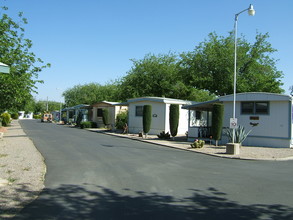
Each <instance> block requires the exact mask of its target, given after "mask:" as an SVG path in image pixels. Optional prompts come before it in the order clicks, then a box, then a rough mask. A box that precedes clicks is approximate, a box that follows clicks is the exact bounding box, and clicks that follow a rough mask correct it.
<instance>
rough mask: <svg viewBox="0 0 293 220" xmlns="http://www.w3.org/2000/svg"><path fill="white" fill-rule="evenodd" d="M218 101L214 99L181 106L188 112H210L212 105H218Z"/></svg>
mask: <svg viewBox="0 0 293 220" xmlns="http://www.w3.org/2000/svg"><path fill="white" fill-rule="evenodd" d="M218 102H219V99H215V100H212V101H207V102H200V103H196V104H193V105H186V106H183V107H182V108H183V109H189V110H198V111H211V110H212V109H213V104H215V103H218Z"/></svg>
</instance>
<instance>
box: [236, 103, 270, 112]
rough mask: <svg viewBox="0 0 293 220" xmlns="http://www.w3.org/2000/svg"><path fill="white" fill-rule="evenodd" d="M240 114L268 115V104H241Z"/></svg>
mask: <svg viewBox="0 0 293 220" xmlns="http://www.w3.org/2000/svg"><path fill="white" fill-rule="evenodd" d="M241 114H246V115H259V114H265V115H266V114H269V102H242V103H241Z"/></svg>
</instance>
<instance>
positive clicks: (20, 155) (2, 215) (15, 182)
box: [0, 120, 46, 219]
mask: <svg viewBox="0 0 293 220" xmlns="http://www.w3.org/2000/svg"><path fill="white" fill-rule="evenodd" d="M45 172H46V166H45V163H44V159H43V157H42V155H41V154H40V153H39V151H38V150H37V149H36V148H35V146H34V144H33V142H32V141H31V140H30V139H29V138H28V137H27V135H26V134H25V133H24V132H23V130H22V129H21V126H20V125H19V123H18V121H17V120H14V121H12V123H11V126H10V127H8V128H7V131H6V132H5V133H4V138H2V139H0V193H1V197H0V219H10V218H12V217H13V216H14V215H15V214H17V213H18V212H19V211H20V210H21V209H22V208H23V207H24V206H25V205H26V204H28V203H30V202H32V201H33V200H34V199H35V198H36V197H37V196H38V194H39V193H40V192H41V191H42V189H43V188H44V175H45Z"/></svg>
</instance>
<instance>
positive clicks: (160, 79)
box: [119, 53, 214, 101]
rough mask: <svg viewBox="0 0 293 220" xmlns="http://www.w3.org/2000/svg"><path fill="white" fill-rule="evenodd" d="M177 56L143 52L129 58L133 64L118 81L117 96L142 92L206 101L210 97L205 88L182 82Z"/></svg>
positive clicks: (122, 98) (127, 96) (143, 93)
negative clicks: (135, 57)
mask: <svg viewBox="0 0 293 220" xmlns="http://www.w3.org/2000/svg"><path fill="white" fill-rule="evenodd" d="M179 61H180V60H179V57H178V56H177V55H176V54H174V53H168V54H159V55H157V56H156V55H153V54H147V55H145V57H144V58H143V59H141V60H135V59H133V60H132V62H133V67H132V68H131V70H130V71H129V72H128V73H127V75H126V76H125V77H123V78H122V79H121V80H120V83H119V94H120V96H119V99H120V100H126V99H128V98H135V97H142V96H157V97H168V98H175V99H188V100H195V101H207V100H210V99H213V98H214V96H212V95H211V94H210V93H209V92H208V91H204V90H198V89H197V88H194V87H192V86H190V85H188V84H186V83H185V82H184V81H183V79H182V76H181V74H180V73H181V66H180V62H179Z"/></svg>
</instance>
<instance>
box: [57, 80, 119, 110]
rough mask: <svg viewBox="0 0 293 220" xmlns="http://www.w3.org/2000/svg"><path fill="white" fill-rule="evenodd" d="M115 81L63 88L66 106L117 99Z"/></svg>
mask: <svg viewBox="0 0 293 220" xmlns="http://www.w3.org/2000/svg"><path fill="white" fill-rule="evenodd" d="M117 90H118V87H117V85H116V83H115V82H114V83H109V84H106V85H101V84H99V83H89V84H85V85H76V86H74V87H73V88H69V89H67V90H65V91H64V92H63V94H62V96H64V99H65V104H66V105H67V106H75V105H79V104H89V105H91V104H94V103H97V102H100V101H105V100H107V101H117V100H119V99H116V98H117Z"/></svg>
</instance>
